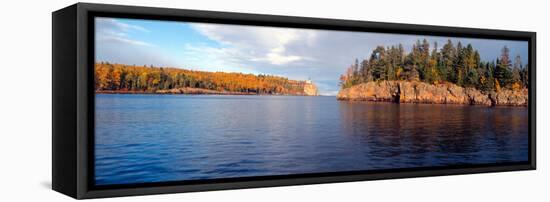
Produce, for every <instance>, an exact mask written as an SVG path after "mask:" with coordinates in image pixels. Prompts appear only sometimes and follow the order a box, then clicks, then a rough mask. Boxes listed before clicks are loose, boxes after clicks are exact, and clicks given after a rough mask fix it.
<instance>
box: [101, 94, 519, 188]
mask: <svg viewBox="0 0 550 202" xmlns="http://www.w3.org/2000/svg"><path fill="white" fill-rule="evenodd" d="M95 115H96V119H95V120H96V129H95V130H96V133H95V142H96V145H95V155H96V156H95V170H96V176H95V180H96V184H98V185H106V184H127V183H144V182H163V181H180V180H194V179H215V178H231V177H246V176H268V175H285V174H303V173H319V172H335V171H357V170H376V169H389V168H413V167H426V166H445V165H463V164H483V163H502V162H518V161H527V160H528V112H527V108H507V107H496V108H488V107H482V106H462V105H430V104H395V103H371V102H346V101H337V100H336V98H335V97H295V96H228V95H221V96H216V95H204V96H203V95H109V94H97V95H96V111H95Z"/></svg>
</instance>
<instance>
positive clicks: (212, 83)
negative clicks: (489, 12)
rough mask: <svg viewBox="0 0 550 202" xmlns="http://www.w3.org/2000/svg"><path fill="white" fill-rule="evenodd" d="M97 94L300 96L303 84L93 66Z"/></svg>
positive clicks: (159, 69)
mask: <svg viewBox="0 0 550 202" xmlns="http://www.w3.org/2000/svg"><path fill="white" fill-rule="evenodd" d="M94 79H95V90H96V91H134V92H155V91H156V90H169V89H176V88H200V89H208V90H216V91H228V92H240V93H251V94H301V93H303V92H304V85H305V83H306V82H305V81H297V80H289V79H287V78H284V77H280V76H272V75H263V74H260V75H254V74H243V73H227V72H207V71H194V70H187V69H179V68H163V67H154V66H152V65H151V66H135V65H124V64H110V63H107V62H101V63H96V64H95V77H94Z"/></svg>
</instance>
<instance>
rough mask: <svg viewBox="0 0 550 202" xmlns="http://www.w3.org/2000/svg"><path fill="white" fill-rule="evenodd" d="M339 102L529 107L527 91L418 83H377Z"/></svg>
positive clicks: (344, 93) (348, 90) (343, 95)
mask: <svg viewBox="0 0 550 202" xmlns="http://www.w3.org/2000/svg"><path fill="white" fill-rule="evenodd" d="M337 99H338V100H350V101H388V102H399V103H432V104H469V105H486V106H491V105H507V106H527V103H528V91H527V89H522V90H519V91H512V90H502V91H500V92H498V93H495V92H491V93H485V92H481V91H479V90H477V89H474V88H463V87H460V86H457V85H454V84H450V83H446V84H437V85H432V84H428V83H424V82H419V81H376V82H367V83H362V84H359V85H355V86H352V87H350V88H346V89H342V90H340V92H339V93H338V95H337Z"/></svg>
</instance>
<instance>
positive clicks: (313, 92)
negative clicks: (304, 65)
mask: <svg viewBox="0 0 550 202" xmlns="http://www.w3.org/2000/svg"><path fill="white" fill-rule="evenodd" d="M304 94H305V95H308V96H317V95H319V94H318V92H317V86H315V84H313V83H306V84H305V85H304Z"/></svg>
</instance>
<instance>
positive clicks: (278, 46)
mask: <svg viewBox="0 0 550 202" xmlns="http://www.w3.org/2000/svg"><path fill="white" fill-rule="evenodd" d="M192 27H193V28H194V29H195V30H197V31H198V32H199V33H201V34H203V35H204V36H206V37H208V38H209V39H211V40H213V41H216V42H218V43H220V44H222V45H224V46H227V47H230V48H231V49H234V51H238V52H242V53H245V54H243V55H242V56H244V57H243V58H240V59H241V60H242V62H247V61H253V62H258V61H265V62H268V63H270V64H272V65H288V64H290V63H295V62H298V61H301V60H304V59H306V58H307V57H304V56H302V55H298V54H291V53H288V52H287V51H286V50H287V48H286V47H287V46H288V45H290V44H293V43H305V45H308V44H312V40H313V39H314V38H315V36H316V35H315V32H312V31H311V30H304V29H290V28H274V27H252V26H238V25H216V24H192Z"/></svg>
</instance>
